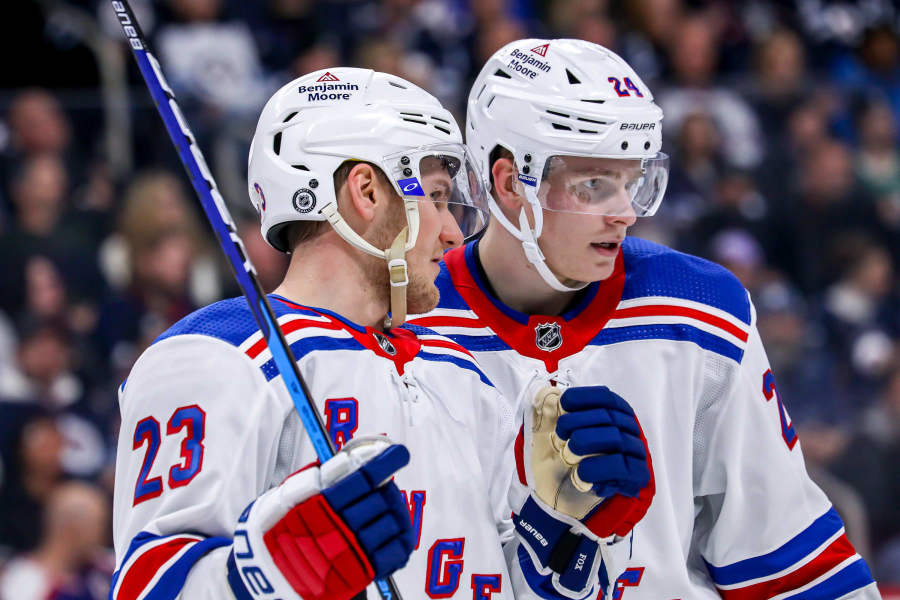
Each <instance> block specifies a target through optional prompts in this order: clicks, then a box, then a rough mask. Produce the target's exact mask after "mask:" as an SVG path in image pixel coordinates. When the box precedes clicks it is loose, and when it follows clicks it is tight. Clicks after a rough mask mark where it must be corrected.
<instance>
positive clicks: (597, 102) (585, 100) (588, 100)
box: [581, 98, 606, 104]
mask: <svg viewBox="0 0 900 600" xmlns="http://www.w3.org/2000/svg"><path fill="white" fill-rule="evenodd" d="M581 101H582V102H593V103H594V104H603V103H604V102H606V100H591V99H588V98H582V99H581Z"/></svg>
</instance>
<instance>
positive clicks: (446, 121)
mask: <svg viewBox="0 0 900 600" xmlns="http://www.w3.org/2000/svg"><path fill="white" fill-rule="evenodd" d="M431 120H432V121H439V122H441V123H446V124H447V125H449V124H450V121H448V120H447V119H442V118H441V117H436V116H434V115H431Z"/></svg>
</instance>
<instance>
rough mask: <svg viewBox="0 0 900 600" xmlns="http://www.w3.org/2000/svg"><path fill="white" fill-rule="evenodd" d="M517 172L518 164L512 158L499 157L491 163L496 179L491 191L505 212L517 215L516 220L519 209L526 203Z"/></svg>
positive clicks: (492, 174)
mask: <svg viewBox="0 0 900 600" xmlns="http://www.w3.org/2000/svg"><path fill="white" fill-rule="evenodd" d="M516 174H517V171H516V165H515V163H514V162H513V161H512V159H511V158H498V159H497V160H495V161H494V164H493V165H491V176H492V177H493V180H494V187H493V190H492V192H491V193H492V194H493V195H494V199H495V200H496V201H497V204H499V205H500V207H501V208H502V209H503V212H505V213H508V214H512V215H515V216H516V218H515V219H514V222H516V221H518V214H519V211H520V210H521V208H522V205H523V204H524V203H525V198H524V197H522V194H521V193H520V192H521V189H522V188H521V184H520V183H519V180H518V179H517V178H516Z"/></svg>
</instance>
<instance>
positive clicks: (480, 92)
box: [475, 84, 487, 100]
mask: <svg viewBox="0 0 900 600" xmlns="http://www.w3.org/2000/svg"><path fill="white" fill-rule="evenodd" d="M486 89H487V84H484V85H483V86H481V89H480V90H478V95H477V96H475V99H476V100H478V99H479V98H481V95H482V94H483V93H484V90H486Z"/></svg>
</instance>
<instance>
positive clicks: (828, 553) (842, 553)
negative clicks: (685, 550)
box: [719, 534, 856, 600]
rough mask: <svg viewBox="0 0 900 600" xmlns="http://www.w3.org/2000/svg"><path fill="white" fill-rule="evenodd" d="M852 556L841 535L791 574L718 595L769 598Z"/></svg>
mask: <svg viewBox="0 0 900 600" xmlns="http://www.w3.org/2000/svg"><path fill="white" fill-rule="evenodd" d="M854 554H856V550H854V549H853V545H852V544H851V543H850V540H848V539H847V535H846V534H843V535H841V537H839V538H837V539H836V540H834V541H833V542H832V543H831V544H829V545H828V547H827V548H825V549H824V550H823V551H822V552H821V553H820V554H819V555H818V556H817V557H815V558H814V559H812V560H811V561H809V562H808V563H806V564H805V565H803V566H802V567H800V568H799V569H797V570H796V571H794V572H792V573H788V574H787V575H782V576H780V577H776V578H775V579H771V580H769V581H762V582H760V583H756V584H753V585H748V586H746V587H742V588H736V589H732V590H723V589H719V593H720V594H721V595H722V598H724V599H725V600H755V599H756V598H771V597H772V596H776V595H778V594H783V593H784V592H789V591H791V590H795V589H797V588H799V587H803V586H804V585H806V584H807V583H810V582H811V581H814V580H815V579H817V578H818V577H821V576H822V575H824V574H825V573H827V572H828V571H829V570H831V569H833V568H834V567H836V566H837V565H839V564H841V563H842V562H844V561H845V560H847V559H848V558H850V557H851V556H853V555H854Z"/></svg>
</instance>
